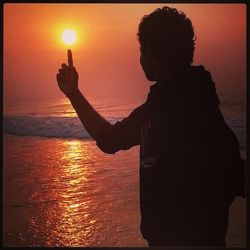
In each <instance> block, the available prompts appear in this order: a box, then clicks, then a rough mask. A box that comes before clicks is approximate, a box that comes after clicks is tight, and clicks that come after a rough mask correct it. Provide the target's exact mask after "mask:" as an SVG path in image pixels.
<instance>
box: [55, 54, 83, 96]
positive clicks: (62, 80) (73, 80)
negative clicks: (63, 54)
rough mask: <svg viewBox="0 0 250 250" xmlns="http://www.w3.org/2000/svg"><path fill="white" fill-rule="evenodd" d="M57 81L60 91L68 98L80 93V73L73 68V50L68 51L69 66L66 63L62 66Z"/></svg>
mask: <svg viewBox="0 0 250 250" xmlns="http://www.w3.org/2000/svg"><path fill="white" fill-rule="evenodd" d="M56 79H57V83H58V86H59V88H60V90H61V91H62V92H63V93H64V94H65V95H66V96H70V95H71V94H73V93H75V92H77V91H78V73H77V71H76V69H75V67H74V66H73V58H72V52H71V50H68V65H67V64H65V63H63V64H62V65H61V68H60V69H59V73H58V74H57V75H56Z"/></svg>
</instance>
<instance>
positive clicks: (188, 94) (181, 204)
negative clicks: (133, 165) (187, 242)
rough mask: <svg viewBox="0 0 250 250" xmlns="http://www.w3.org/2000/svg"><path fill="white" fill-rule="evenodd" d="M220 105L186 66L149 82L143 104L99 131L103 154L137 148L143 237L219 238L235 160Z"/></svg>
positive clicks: (197, 69) (211, 88)
mask: <svg viewBox="0 0 250 250" xmlns="http://www.w3.org/2000/svg"><path fill="white" fill-rule="evenodd" d="M219 104H220V102H219V99H218V96H217V94H216V90H215V85H214V82H213V81H212V78H211V75H210V73H209V72H208V71H206V70H205V69H204V67H203V66H190V67H189V68H186V69H185V70H182V71H181V72H180V73H179V74H178V75H177V76H176V77H175V79H173V80H172V81H169V82H158V83H155V84H154V85H153V86H151V88H150V93H149V95H148V98H147V100H146V102H145V103H144V104H143V105H141V106H140V107H138V108H136V109H135V110H134V111H133V112H132V113H131V114H130V115H129V116H128V117H127V118H125V119H124V120H122V121H121V122H117V123H116V124H115V125H107V126H105V127H104V128H103V129H102V131H101V132H100V134H99V136H98V139H97V145H98V146H99V148H100V149H101V150H102V151H104V152H106V153H115V152H116V151H118V150H121V149H123V150H125V149H129V148H131V147H132V146H134V145H140V207H141V231H142V234H143V236H144V238H146V239H149V238H152V237H154V235H160V234H161V233H163V234H164V235H165V236H166V235H168V236H169V237H175V236H176V235H184V234H186V235H188V234H189V232H192V233H193V234H194V235H197V234H199V233H202V232H204V234H207V233H209V230H210V231H211V230H213V228H214V227H217V228H220V227H221V229H218V230H221V231H223V233H225V230H226V228H227V218H228V217H227V216H228V208H229V206H230V204H231V203H232V201H233V199H234V198H235V196H236V194H237V193H239V192H240V191H239V190H238V189H239V180H240V179H239V177H237V176H239V174H240V172H239V171H238V170H239V164H240V163H241V157H240V151H239V143H238V140H237V138H236V136H235V135H234V133H233V132H232V130H231V129H230V128H229V127H228V126H227V125H226V123H225V121H224V119H223V116H222V114H221V112H220V109H219V107H218V106H219ZM165 236H164V237H165ZM188 237H191V236H188Z"/></svg>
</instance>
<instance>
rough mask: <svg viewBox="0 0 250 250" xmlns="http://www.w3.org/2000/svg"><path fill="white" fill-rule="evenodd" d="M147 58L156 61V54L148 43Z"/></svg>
mask: <svg viewBox="0 0 250 250" xmlns="http://www.w3.org/2000/svg"><path fill="white" fill-rule="evenodd" d="M146 56H147V58H148V59H149V60H153V59H154V54H153V51H152V47H151V45H150V44H149V43H147V45H146Z"/></svg>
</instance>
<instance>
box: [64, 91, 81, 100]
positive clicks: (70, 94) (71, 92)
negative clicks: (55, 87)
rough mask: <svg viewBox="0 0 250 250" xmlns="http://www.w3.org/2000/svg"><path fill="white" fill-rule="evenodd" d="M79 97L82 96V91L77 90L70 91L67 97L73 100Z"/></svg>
mask: <svg viewBox="0 0 250 250" xmlns="http://www.w3.org/2000/svg"><path fill="white" fill-rule="evenodd" d="M79 95H81V92H80V90H79V89H78V88H77V89H74V90H72V91H70V92H69V93H68V94H67V95H66V96H67V97H68V98H69V99H72V98H74V97H77V96H79Z"/></svg>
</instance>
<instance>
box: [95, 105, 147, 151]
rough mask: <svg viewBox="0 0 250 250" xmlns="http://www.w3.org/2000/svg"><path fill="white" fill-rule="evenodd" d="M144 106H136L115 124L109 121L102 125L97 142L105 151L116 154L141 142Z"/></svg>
mask: <svg viewBox="0 0 250 250" xmlns="http://www.w3.org/2000/svg"><path fill="white" fill-rule="evenodd" d="M143 106H144V105H142V106H140V107H138V108H136V109H135V110H134V111H133V112H132V113H131V114H130V115H129V116H128V117H126V118H124V119H123V120H122V121H118V122H116V123H115V124H114V125H112V124H110V123H107V124H105V125H104V126H103V127H102V129H101V130H100V132H99V134H98V136H97V138H96V144H97V146H98V147H99V148H100V149H101V150H102V151H103V152H104V153H108V154H114V153H115V152H117V151H119V150H121V149H122V150H127V149H129V148H131V147H133V146H135V145H139V144H140V127H141V121H142V112H143Z"/></svg>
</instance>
